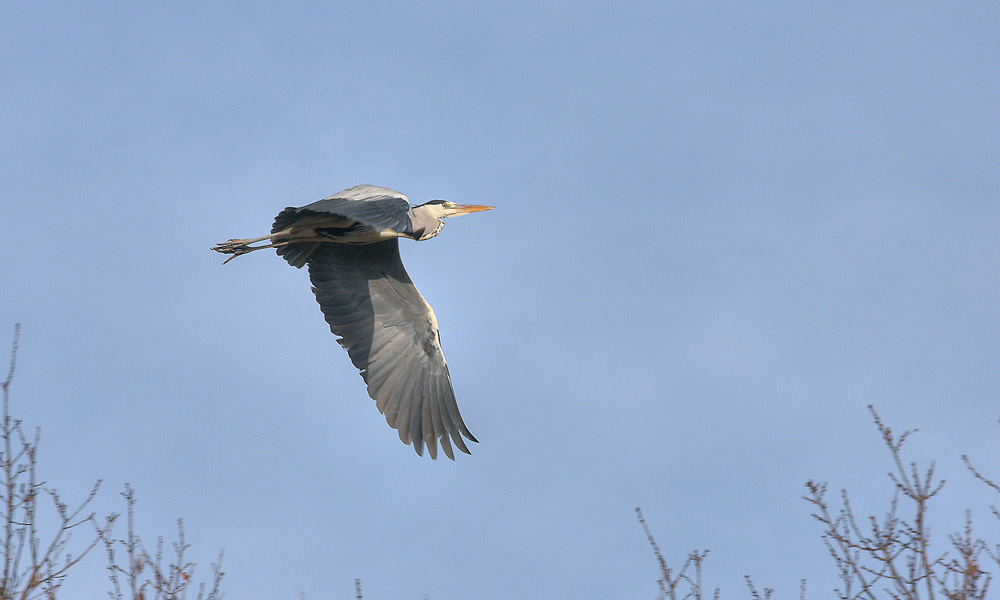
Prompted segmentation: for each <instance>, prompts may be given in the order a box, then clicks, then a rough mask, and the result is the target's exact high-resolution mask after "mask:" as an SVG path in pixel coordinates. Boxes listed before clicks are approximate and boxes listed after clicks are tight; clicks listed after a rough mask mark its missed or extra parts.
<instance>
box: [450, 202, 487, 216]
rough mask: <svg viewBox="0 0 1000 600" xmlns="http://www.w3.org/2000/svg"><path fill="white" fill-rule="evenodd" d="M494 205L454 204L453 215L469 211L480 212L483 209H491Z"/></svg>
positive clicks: (465, 213) (464, 213)
mask: <svg viewBox="0 0 1000 600" xmlns="http://www.w3.org/2000/svg"><path fill="white" fill-rule="evenodd" d="M494 208H496V207H495V206H484V205H481V204H456V205H455V206H454V210H455V215H456V216H457V215H467V214H469V213H474V212H480V211H484V210H493V209H494Z"/></svg>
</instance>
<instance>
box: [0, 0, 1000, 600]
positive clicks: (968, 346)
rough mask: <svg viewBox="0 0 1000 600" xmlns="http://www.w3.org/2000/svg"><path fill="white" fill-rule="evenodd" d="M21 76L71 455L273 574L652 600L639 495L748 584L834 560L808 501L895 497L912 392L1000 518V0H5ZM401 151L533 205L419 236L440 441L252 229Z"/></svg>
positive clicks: (13, 270)
mask: <svg viewBox="0 0 1000 600" xmlns="http://www.w3.org/2000/svg"><path fill="white" fill-rule="evenodd" d="M0 83H2V89H3V92H2V93H0V115H2V118H0V143H2V145H0V149H2V156H0V173H2V182H3V185H2V189H0V197H2V215H3V222H4V223H5V228H4V233H3V236H2V238H0V240H2V241H0V290H2V293H0V346H5V344H6V342H5V340H7V339H8V335H6V334H3V333H2V332H4V331H11V330H12V329H13V324H14V323H15V322H21V323H23V334H22V346H23V350H22V354H21V359H20V364H19V368H18V373H17V377H16V380H15V384H14V389H13V402H14V411H15V413H16V414H17V415H18V416H20V417H21V418H23V419H25V422H26V424H27V425H28V426H29V427H34V426H40V427H41V428H42V450H41V456H40V461H41V468H42V475H43V476H44V477H45V478H46V479H47V480H48V481H49V482H50V483H51V484H52V485H53V486H55V487H57V488H59V489H60V490H61V491H62V492H63V494H64V496H65V497H66V499H72V498H77V497H82V496H83V495H85V493H86V491H87V490H88V489H89V486H90V485H91V484H92V482H93V481H94V480H95V479H98V478H102V479H104V480H105V487H104V489H103V491H102V492H101V494H100V496H99V497H98V499H97V501H96V504H95V508H96V510H98V512H101V513H107V512H111V511H112V510H117V511H120V510H122V508H123V506H122V504H121V501H120V498H118V497H117V493H118V491H119V490H120V489H121V486H122V485H123V484H124V483H125V482H130V483H131V484H132V485H133V486H134V487H135V488H136V490H137V494H138V497H139V503H138V505H137V510H138V513H137V520H138V522H139V530H140V531H139V533H140V534H142V535H143V536H145V537H146V538H147V539H148V540H150V541H152V540H153V539H155V537H156V536H157V535H167V536H171V535H173V532H174V521H175V519H176V518H177V517H183V518H184V519H185V523H186V529H187V534H188V541H189V542H191V543H192V544H193V545H194V548H193V552H194V554H193V555H192V557H193V558H194V559H195V560H197V561H198V562H199V574H200V577H204V576H206V575H207V573H208V571H209V563H210V562H211V561H212V560H213V559H214V557H215V554H216V552H217V550H218V549H219V548H220V547H225V549H226V559H225V571H226V572H227V577H226V580H225V588H226V589H227V590H228V591H229V596H228V597H229V598H233V599H236V598H241V599H242V598H249V599H256V598H261V599H263V598H298V597H299V593H300V592H305V594H306V598H309V599H319V598H351V597H353V594H354V583H353V582H354V579H355V578H361V579H362V582H363V585H364V590H365V596H366V598H372V599H377V598H384V599H388V598H422V597H424V595H425V594H426V595H428V596H429V598H431V599H432V600H452V599H454V600H459V599H466V598H481V599H512V598H525V599H562V598H567V599H568V598H599V597H600V598H652V597H654V596H655V594H656V584H655V580H656V578H657V567H656V562H655V560H654V559H653V557H652V555H651V553H650V550H649V548H648V545H647V544H646V541H645V539H644V537H643V536H642V532H641V530H640V528H639V526H638V525H637V524H636V522H635V517H634V514H633V508H634V507H635V506H641V507H642V508H643V509H644V511H645V513H646V517H647V520H648V521H649V524H650V526H651V527H652V528H653V530H654V532H655V533H656V534H657V535H658V538H659V542H660V545H661V547H662V548H663V550H664V553H665V554H666V555H667V557H668V559H671V560H673V561H678V562H679V561H681V560H683V557H684V556H685V555H686V553H687V552H688V551H690V550H693V549H702V548H709V549H711V554H710V555H709V558H708V560H707V563H706V581H707V584H708V585H709V586H713V587H714V586H722V588H723V593H724V595H725V596H726V597H730V598H732V597H745V595H746V592H745V590H744V588H743V583H742V576H743V575H746V574H751V575H753V576H754V577H755V579H756V580H757V582H758V583H759V584H760V585H761V586H763V585H766V586H770V587H775V588H777V590H778V593H779V594H780V595H781V596H783V597H789V596H792V597H797V594H798V581H799V579H800V578H807V579H809V581H810V583H809V586H810V589H811V590H812V592H811V594H810V595H811V597H827V596H828V594H829V590H830V589H831V588H832V586H833V585H834V569H833V567H832V565H831V564H830V562H829V560H828V558H827V557H826V556H825V550H824V548H823V546H822V543H821V542H820V540H819V539H818V527H817V525H816V524H815V523H814V522H813V521H812V520H811V518H810V517H809V507H808V505H806V503H805V502H804V501H802V500H801V499H800V496H801V495H802V494H803V492H804V488H803V483H804V482H805V481H806V480H808V479H811V478H815V479H820V480H830V482H831V487H832V488H833V489H834V490H836V489H839V488H840V487H845V486H846V487H848V488H850V489H852V490H853V491H854V492H855V495H856V496H857V508H858V510H859V512H861V513H864V514H868V513H870V512H876V513H879V514H881V513H882V511H883V510H884V509H885V504H884V503H883V502H882V500H883V499H887V498H888V494H889V487H888V482H887V481H886V480H885V477H884V474H885V472H886V471H887V470H888V469H889V467H890V464H889V462H888V456H887V455H886V454H885V452H884V451H883V450H882V448H881V447H880V443H879V440H878V437H877V434H876V432H875V429H874V427H873V425H872V424H871V419H870V416H869V415H868V412H867V410H866V408H865V406H866V405H868V404H870V403H873V404H875V405H876V407H877V408H878V409H879V410H880V412H881V413H882V415H883V417H884V418H885V420H886V421H887V422H888V423H889V424H890V425H892V426H894V427H896V428H897V429H904V428H914V427H919V428H920V430H921V431H920V433H919V434H918V435H917V437H916V438H914V439H913V442H912V446H911V450H912V451H913V454H912V458H915V459H920V460H929V459H932V458H934V459H937V460H938V468H939V471H940V472H941V474H942V475H944V476H946V477H947V478H948V479H949V482H948V486H947V487H946V490H945V492H944V495H943V496H942V497H941V498H940V504H939V507H940V515H941V519H942V521H941V525H940V528H939V529H938V530H936V531H937V535H936V539H937V540H938V541H939V542H944V541H945V533H947V532H949V531H951V530H952V529H954V528H956V527H958V526H959V525H960V524H961V519H962V516H963V513H962V511H963V509H964V508H965V507H966V506H968V507H970V508H972V509H973V510H974V513H973V518H974V519H977V521H976V522H977V523H979V524H982V526H983V528H984V533H986V530H985V526H986V523H987V515H988V512H987V509H986V505H987V503H988V502H989V501H992V502H994V503H996V502H997V499H996V498H989V497H988V495H987V494H986V493H985V490H982V489H980V487H978V486H976V485H974V484H973V482H971V477H969V476H968V475H967V474H966V473H964V472H963V470H962V467H961V464H960V461H959V456H960V455H961V454H963V453H968V454H970V455H972V456H973V457H974V458H975V457H978V459H979V460H978V462H979V463H980V464H981V465H982V466H983V468H984V470H987V471H989V470H990V467H992V471H993V473H994V474H997V472H998V471H1000V467H998V466H997V465H998V463H997V462H996V448H997V440H998V439H1000V426H998V424H997V419H998V416H1000V368H998V367H1000V364H998V362H1000V311H998V306H1000V284H998V277H1000V269H998V256H1000V236H998V232H1000V109H998V107H1000V5H998V4H997V3H996V2H963V3H957V4H956V3H951V2H949V3H945V2H941V3H932V2H907V3H898V2H896V3H889V2H846V3H845V2H840V3H834V4H830V3H812V2H777V3H776V2H762V3H754V2H723V3H707V2H629V3H622V2H614V3H612V2H607V3H593V2H553V1H547V0H542V1H533V2H518V1H512V2H503V3H478V2H419V3H418V2H413V3H405V2H392V1H390V2H316V3H310V2H267V3H231V2H173V3H139V2H119V3H109V2H96V3H95V2H86V3H84V2H53V3H29V2H5V3H3V4H2V5H0ZM360 183H370V184H375V185H382V186H387V187H391V188H394V189H397V190H399V191H401V192H403V193H404V194H407V195H408V196H409V197H410V199H411V201H412V202H414V203H420V202H424V201H426V200H429V199H433V198H444V199H448V200H451V201H455V202H459V203H468V204H490V205H494V206H496V207H497V209H496V210H494V211H491V212H488V213H478V214H475V215H471V216H467V217H462V218H461V219H452V220H450V221H449V222H448V224H447V226H446V228H445V230H444V231H443V233H442V234H441V235H440V236H438V237H437V238H435V239H433V240H431V241H429V242H422V243H414V242H409V241H403V242H402V243H401V246H402V254H403V260H404V262H405V264H406V266H407V269H408V270H409V273H410V275H411V277H412V278H413V280H414V281H415V282H416V284H417V285H418V287H419V288H420V290H421V291H422V292H423V294H424V296H425V297H426V298H427V300H428V301H429V302H430V303H431V304H432V305H433V306H434V308H435V310H436V312H437V315H438V320H439V322H440V325H441V333H442V340H443V345H444V350H445V354H446V356H447V357H448V359H449V365H450V367H451V373H452V377H453V380H454V384H455V389H456V393H457V395H458V398H459V403H460V406H461V407H462V413H463V416H464V417H465V421H466V423H467V424H468V425H469V427H470V429H471V430H472V432H473V433H474V434H475V435H476V437H478V438H479V440H480V442H481V443H480V444H477V445H474V446H473V448H472V451H473V455H472V456H465V455H461V456H459V457H458V460H457V461H455V462H451V461H448V460H438V461H436V462H435V461H431V460H429V459H428V458H427V457H426V456H425V457H423V458H419V457H417V456H416V455H415V454H414V453H413V451H412V449H410V448H408V447H406V446H403V445H402V444H400V442H399V440H398V438H397V437H396V434H395V432H393V431H392V430H391V429H389V427H388V426H387V425H386V424H385V421H384V418H383V417H382V416H381V415H379V414H378V412H377V410H376V409H375V406H374V402H373V401H371V400H370V399H369V398H368V397H367V395H366V393H365V388H364V385H363V382H362V380H361V378H360V377H359V376H358V374H357V373H356V371H355V370H354V368H353V367H352V366H351V365H350V362H349V360H348V357H347V355H346V353H345V352H344V351H343V350H342V349H341V348H340V347H339V346H338V345H337V343H336V341H335V338H334V336H333V335H331V334H330V332H329V330H328V329H327V327H326V324H325V322H324V320H323V318H322V315H321V314H320V312H319V310H318V307H317V305H316V302H315V300H314V299H313V297H312V295H311V293H310V291H309V284H308V281H307V275H306V273H305V272H304V271H299V270H295V269H292V268H290V267H289V266H288V265H287V264H285V263H284V261H282V260H280V259H279V258H278V257H276V256H274V255H273V254H271V253H264V252H260V253H255V254H252V255H250V256H246V257H241V258H239V259H237V260H235V261H233V262H232V263H230V264H228V265H225V266H222V264H221V262H222V257H220V256H219V255H217V254H215V253H214V252H211V251H210V250H209V248H210V247H211V246H212V245H213V244H214V243H216V242H219V241H222V240H224V239H227V238H230V237H246V236H253V235H261V234H263V233H266V232H267V231H268V230H269V228H270V225H271V221H272V219H273V217H274V215H276V214H277V213H278V211H280V210H281V209H282V208H284V207H286V206H300V205H304V204H307V203H310V202H312V201H314V200H317V199H319V198H322V197H324V196H326V195H328V194H331V193H333V192H336V191H339V190H341V189H344V188H346V187H349V186H352V185H356V184H360ZM994 531H995V530H994ZM993 539H994V541H996V540H997V539H998V536H996V535H994V536H993ZM943 549H944V548H943V546H942V550H943ZM102 566H103V565H102V558H101V557H100V556H94V557H91V558H90V559H88V562H86V563H84V565H81V566H80V567H78V568H77V569H76V571H74V572H73V575H72V576H71V578H70V580H69V583H68V584H67V585H68V587H67V591H69V590H73V593H72V594H70V595H69V596H67V597H85V594H86V597H98V596H99V595H100V594H103V592H104V591H105V590H107V589H108V586H107V583H106V579H105V573H104V571H103V570H102ZM200 577H199V578H200Z"/></svg>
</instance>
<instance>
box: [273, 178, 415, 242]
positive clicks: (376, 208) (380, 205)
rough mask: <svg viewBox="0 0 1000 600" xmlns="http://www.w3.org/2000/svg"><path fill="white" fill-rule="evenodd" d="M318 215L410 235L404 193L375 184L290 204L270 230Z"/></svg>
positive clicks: (408, 210) (410, 228)
mask: <svg viewBox="0 0 1000 600" xmlns="http://www.w3.org/2000/svg"><path fill="white" fill-rule="evenodd" d="M362 192H368V193H367V194H364V193H362ZM369 194H370V195H369ZM322 214H331V215H336V216H338V217H343V218H345V219H350V220H351V221H354V222H355V223H359V224H361V225H366V226H368V227H371V228H372V229H375V230H382V229H391V230H393V231H398V232H399V233H401V234H405V235H407V236H411V235H413V224H412V223H411V221H410V203H409V202H407V201H406V196H403V195H402V194H399V193H398V192H393V191H392V190H390V189H388V188H379V187H375V186H357V187H356V188H350V189H347V190H344V191H343V192H338V193H336V194H334V195H332V196H329V197H327V198H323V199H322V200H317V201H316V202H313V203H312V204H307V205H306V206H302V207H299V208H295V207H291V206H290V207H288V208H286V209H285V210H283V211H281V212H280V213H278V216H277V217H275V219H274V226H273V227H272V228H271V233H277V232H279V231H282V230H283V229H285V228H286V227H289V226H291V225H293V224H294V223H295V221H296V220H297V219H299V218H301V217H303V216H308V215H322Z"/></svg>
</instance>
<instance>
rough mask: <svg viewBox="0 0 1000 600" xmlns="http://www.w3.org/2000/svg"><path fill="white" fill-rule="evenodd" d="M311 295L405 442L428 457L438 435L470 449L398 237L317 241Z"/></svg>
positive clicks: (444, 443) (433, 322) (433, 327)
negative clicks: (363, 241)
mask: <svg viewBox="0 0 1000 600" xmlns="http://www.w3.org/2000/svg"><path fill="white" fill-rule="evenodd" d="M308 265H309V278H310V280H311V281H312V284H313V292H314V293H315V294H316V301H317V302H319V306H320V309H321V310H322V311H323V315H324V316H325V317H326V322H327V323H329V325H330V330H331V331H333V333H334V334H335V335H337V337H338V339H337V341H338V342H340V345H341V346H343V347H344V348H346V349H347V353H348V354H349V355H350V357H351V362H353V363H354V366H355V367H357V368H358V370H360V371H361V376H362V377H363V378H364V380H365V382H366V383H367V384H368V395H369V396H371V397H372V399H373V400H375V403H376V405H377V406H378V409H379V412H381V413H382V414H384V415H385V419H386V421H387V422H388V423H389V426H390V427H392V428H393V429H395V430H397V432H398V433H399V439H400V440H402V441H403V443H405V444H409V443H411V441H412V443H413V447H414V449H415V450H416V451H417V454H423V446H424V444H425V443H426V444H427V447H428V448H429V450H430V455H431V457H432V458H436V457H437V442H438V441H440V443H441V448H442V449H443V450H444V452H445V454H446V455H447V456H448V458H451V459H454V457H455V456H454V452H453V451H452V448H451V444H450V443H449V437H450V438H451V442H454V444H455V446H457V447H458V449H459V450H461V451H462V452H465V453H466V454H469V449H468V447H467V446H466V445H465V442H464V440H462V435H463V434H464V435H465V437H467V438H468V439H470V440H472V441H474V442H475V441H477V440H476V438H475V437H473V436H472V434H471V433H470V432H469V429H468V428H467V427H466V426H465V423H464V422H463V421H462V416H461V414H459V412H458V404H457V402H456V401H455V392H454V390H453V389H452V386H451V376H450V375H449V374H448V365H447V364H446V363H445V359H444V353H442V351H441V343H440V337H439V335H438V328H437V319H436V318H435V316H434V311H433V310H432V309H431V306H430V305H429V304H427V302H426V301H425V300H424V298H423V296H421V295H420V292H418V291H417V288H416V287H414V285H413V283H412V282H411V281H410V278H409V276H408V275H407V274H406V270H405V269H404V268H403V263H402V261H401V260H400V258H399V242H398V241H397V240H396V239H392V240H387V241H384V242H379V243H375V244H359V245H349V244H329V243H327V244H319V248H317V249H316V250H315V251H314V252H313V253H312V255H311V256H310V257H309V260H308Z"/></svg>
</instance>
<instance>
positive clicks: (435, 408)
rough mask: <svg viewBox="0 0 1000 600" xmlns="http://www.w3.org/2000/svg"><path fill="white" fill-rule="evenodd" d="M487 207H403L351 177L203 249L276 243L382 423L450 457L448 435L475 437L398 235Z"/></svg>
mask: <svg viewBox="0 0 1000 600" xmlns="http://www.w3.org/2000/svg"><path fill="white" fill-rule="evenodd" d="M492 208H493V207H492V206H480V205H462V204H454V203H452V202H446V201H444V200H431V201H430V202H427V203H425V204H421V205H419V206H410V203H409V201H408V200H407V198H406V196H404V195H403V194H400V193H399V192H396V191H394V190H390V189H388V188H384V187H377V186H373V185H358V186H355V187H352V188H348V189H346V190H344V191H342V192H339V193H336V194H334V195H332V196H329V197H327V198H323V199H322V200H318V201H316V202H313V203H312V204H308V205H306V206H302V207H299V208H294V207H288V208H286V209H285V210H283V211H281V212H280V213H278V216H277V217H275V219H274V226H273V227H272V228H271V234H270V235H265V236H261V237H257V238H249V239H231V240H229V241H227V242H222V243H221V244H218V245H217V246H215V247H214V248H212V249H213V250H215V251H217V252H222V253H223V254H232V256H230V257H229V258H227V259H226V261H225V262H229V261H230V260H232V259H234V258H236V257H237V256H240V255H241V254H246V253H248V252H253V251H254V250H262V249H264V248H276V249H277V252H278V254H279V255H280V256H281V257H282V258H284V259H285V260H286V261H288V264H290V265H292V266H293V267H296V268H301V267H303V266H308V268H309V279H310V281H311V282H312V290H313V293H315V294H316V301H317V302H319V306H320V310H321V311H322V312H323V315H324V316H325V317H326V322H327V323H328V324H329V325H330V330H331V331H332V332H333V333H334V334H335V335H336V336H337V341H338V342H340V345H341V346H343V347H344V348H345V349H346V350H347V353H348V355H349V356H350V358H351V362H353V363H354V366H355V367H357V368H358V370H359V371H360V372H361V377H362V378H364V380H365V383H366V384H367V385H368V395H369V396H371V397H372V399H373V400H375V404H376V406H377V407H378V410H379V412H381V413H382V414H384V415H385V418H386V421H387V422H388V423H389V426H390V427H392V428H393V429H395V430H396V431H397V432H398V433H399V439H400V440H402V442H403V443H404V444H410V443H412V444H413V448H414V450H416V452H417V454H419V455H421V456H422V455H423V447H424V445H425V444H426V446H427V448H428V450H429V452H430V455H431V458H437V444H438V443H440V444H441V448H442V450H444V453H445V454H446V455H447V456H448V458H450V459H452V460H454V458H455V454H454V452H453V450H452V447H451V444H452V443H454V444H455V446H456V447H457V448H458V449H459V450H461V451H462V452H465V453H466V454H469V448H468V446H466V444H465V441H464V440H463V439H462V436H463V435H464V436H465V437H466V438H468V439H469V440H472V441H473V442H476V441H478V440H476V438H475V437H473V435H472V433H470V432H469V428H468V427H466V426H465V423H464V422H463V421H462V415H461V414H460V413H459V411H458V404H457V403H456V401H455V392H454V390H453V389H452V385H451V376H450V375H449V373H448V365H447V363H446V362H445V359H444V354H443V353H442V351H441V338H440V335H439V334H438V325H437V319H436V318H435V316H434V310H433V309H431V306H430V305H429V304H428V303H427V302H426V301H425V300H424V298H423V296H421V295H420V292H418V291H417V288H416V287H415V286H414V285H413V282H411V281H410V278H409V276H408V275H407V274H406V270H405V269H404V268H403V263H402V261H401V260H400V258H399V241H398V239H399V238H409V239H412V240H417V241H423V240H428V239H430V238H432V237H434V236H436V235H437V234H438V233H440V232H441V229H442V228H443V227H444V221H443V220H442V219H443V218H445V217H455V216H458V215H464V214H468V213H471V212H478V211H483V210H490V209H492ZM258 242H264V243H263V244H258ZM254 244H258V245H254ZM223 264H225V263H223ZM449 439H450V441H449Z"/></svg>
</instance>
